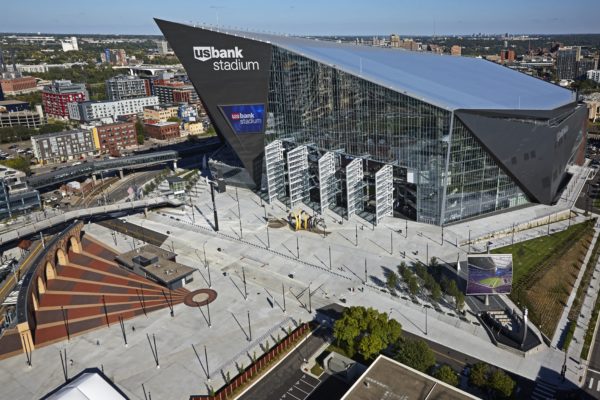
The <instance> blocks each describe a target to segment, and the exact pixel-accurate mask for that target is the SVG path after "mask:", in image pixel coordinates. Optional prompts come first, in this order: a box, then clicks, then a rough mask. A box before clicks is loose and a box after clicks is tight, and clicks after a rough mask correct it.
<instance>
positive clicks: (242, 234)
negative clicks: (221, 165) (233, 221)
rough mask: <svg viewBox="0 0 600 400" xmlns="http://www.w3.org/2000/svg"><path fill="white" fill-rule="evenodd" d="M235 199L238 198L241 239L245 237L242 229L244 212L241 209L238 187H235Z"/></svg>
mask: <svg viewBox="0 0 600 400" xmlns="http://www.w3.org/2000/svg"><path fill="white" fill-rule="evenodd" d="M235 199H236V200H237V206H238V218H239V220H240V239H243V238H244V233H243V231H242V212H241V211H240V197H239V196H238V188H237V187H236V188H235Z"/></svg>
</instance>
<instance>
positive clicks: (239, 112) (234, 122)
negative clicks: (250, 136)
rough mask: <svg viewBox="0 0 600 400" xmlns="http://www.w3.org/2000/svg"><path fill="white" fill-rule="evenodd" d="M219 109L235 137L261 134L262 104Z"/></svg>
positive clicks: (262, 122)
mask: <svg viewBox="0 0 600 400" xmlns="http://www.w3.org/2000/svg"><path fill="white" fill-rule="evenodd" d="M219 107H220V108H221V112H222V113H223V115H224V116H225V118H226V119H227V121H228V122H229V125H231V128H232V129H233V131H234V132H235V133H236V134H237V135H240V134H245V133H262V132H263V127H264V125H265V124H264V121H265V118H264V115H265V105H264V104H236V105H230V106H219Z"/></svg>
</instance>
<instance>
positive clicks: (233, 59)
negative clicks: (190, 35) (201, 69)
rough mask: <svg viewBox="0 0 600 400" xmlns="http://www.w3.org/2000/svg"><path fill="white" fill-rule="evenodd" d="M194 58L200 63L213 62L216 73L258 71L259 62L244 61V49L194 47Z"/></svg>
mask: <svg viewBox="0 0 600 400" xmlns="http://www.w3.org/2000/svg"><path fill="white" fill-rule="evenodd" d="M193 50H194V58H195V59H196V60H198V61H202V62H205V61H209V60H215V61H213V64H212V65H213V70H214V71H258V70H260V64H259V63H258V61H244V60H243V58H244V54H243V53H242V52H243V49H240V48H239V47H237V46H235V47H234V48H233V49H217V48H215V47H213V46H194V49H193Z"/></svg>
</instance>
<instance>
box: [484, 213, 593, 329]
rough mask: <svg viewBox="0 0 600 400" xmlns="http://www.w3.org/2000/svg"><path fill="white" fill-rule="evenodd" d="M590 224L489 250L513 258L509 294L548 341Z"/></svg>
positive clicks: (579, 263) (584, 247) (590, 233)
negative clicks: (526, 311) (524, 309)
mask: <svg viewBox="0 0 600 400" xmlns="http://www.w3.org/2000/svg"><path fill="white" fill-rule="evenodd" d="M593 224H594V222H593V221H591V222H584V223H580V224H577V225H572V226H571V227H570V228H569V229H568V230H566V231H562V232H557V233H554V234H552V235H551V236H543V237H539V238H536V239H532V240H528V241H525V242H521V243H517V244H515V245H512V246H506V247H503V248H499V249H495V250H493V252H494V253H500V254H502V253H504V254H508V253H510V254H512V255H513V287H512V292H511V294H510V295H509V296H510V298H511V299H512V300H513V301H514V302H515V304H517V305H518V306H519V307H527V308H528V309H529V315H530V318H531V321H532V322H533V323H534V324H536V325H537V326H538V327H539V328H540V330H541V331H542V332H543V333H544V334H545V335H546V336H547V337H549V338H552V336H553V335H554V331H555V329H556V325H557V324H558V321H559V319H560V317H561V315H562V312H563V310H564V307H565V304H566V301H567V298H568V297H569V294H570V293H571V291H572V290H573V285H574V283H575V280H576V279H577V275H578V273H579V269H580V268H581V266H582V263H583V260H584V258H585V254H586V251H587V248H588V246H589V244H590V243H591V239H592V236H593Z"/></svg>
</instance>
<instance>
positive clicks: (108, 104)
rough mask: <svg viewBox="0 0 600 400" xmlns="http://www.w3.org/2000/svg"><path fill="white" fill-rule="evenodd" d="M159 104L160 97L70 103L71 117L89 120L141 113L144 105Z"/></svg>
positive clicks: (84, 120)
mask: <svg viewBox="0 0 600 400" xmlns="http://www.w3.org/2000/svg"><path fill="white" fill-rule="evenodd" d="M157 104H158V97H156V96H150V97H140V98H136V99H127V100H119V101H85V102H83V103H69V104H68V106H67V107H68V108H69V118H70V119H74V120H78V121H83V122H89V121H93V120H96V119H100V118H108V117H112V118H117V117H120V116H123V115H133V114H140V113H142V112H144V107H146V106H155V105H157Z"/></svg>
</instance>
